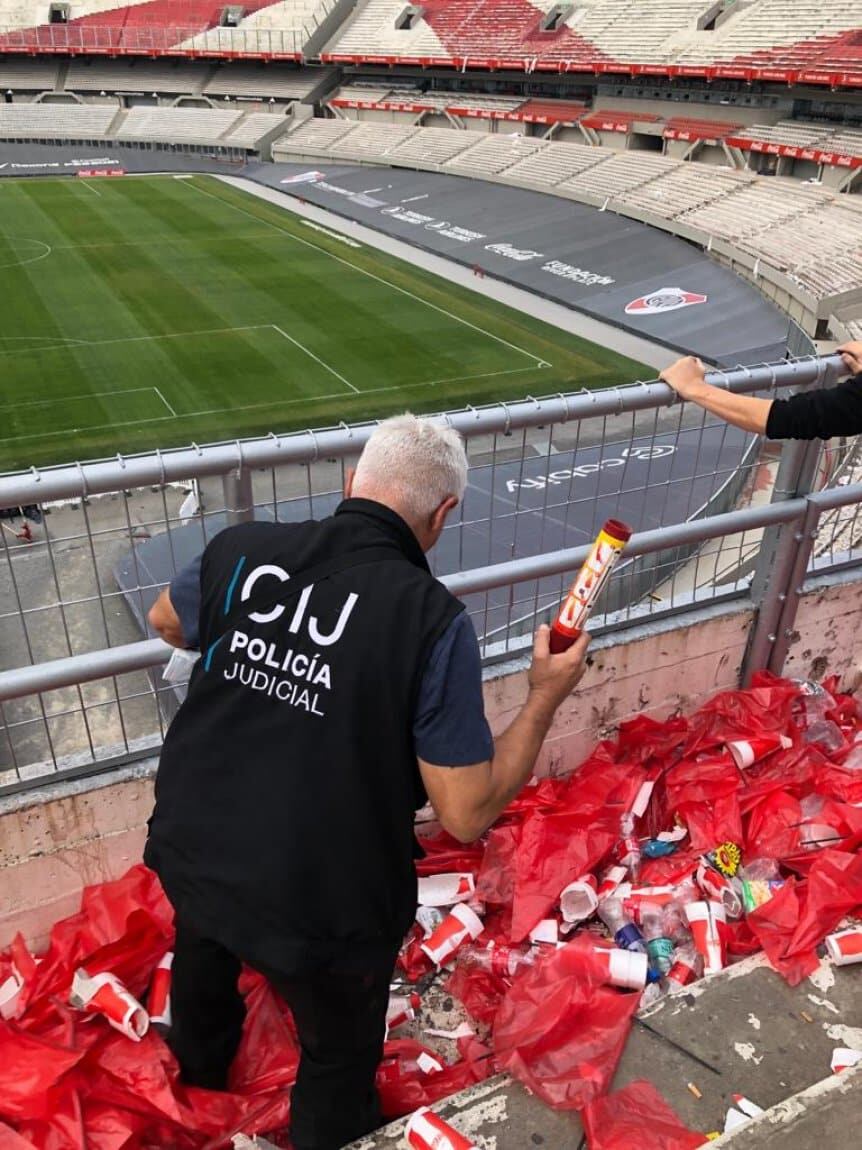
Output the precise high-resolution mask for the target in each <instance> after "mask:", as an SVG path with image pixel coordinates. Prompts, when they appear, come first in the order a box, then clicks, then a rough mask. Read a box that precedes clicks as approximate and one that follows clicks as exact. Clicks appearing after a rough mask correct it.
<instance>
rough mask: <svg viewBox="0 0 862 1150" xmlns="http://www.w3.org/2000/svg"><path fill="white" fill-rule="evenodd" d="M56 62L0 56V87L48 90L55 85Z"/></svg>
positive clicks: (35, 90) (38, 90)
mask: <svg viewBox="0 0 862 1150" xmlns="http://www.w3.org/2000/svg"><path fill="white" fill-rule="evenodd" d="M57 73H58V69H57V64H56V62H55V61H52V60H13V59H8V58H6V57H4V56H0V89H3V90H5V89H8V88H15V89H17V90H18V91H22V92H23V91H32V92H49V91H52V90H53V89H54V88H55V87H56V86H57Z"/></svg>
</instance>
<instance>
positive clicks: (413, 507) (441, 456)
mask: <svg viewBox="0 0 862 1150" xmlns="http://www.w3.org/2000/svg"><path fill="white" fill-rule="evenodd" d="M466 486H467V453H466V451H465V450H464V441H463V439H462V438H461V436H460V435H459V434H458V432H457V431H455V430H454V429H453V428H451V427H444V426H443V425H441V424H439V423H432V421H431V420H430V419H419V418H418V417H417V416H415V415H410V414H405V415H394V416H392V418H391V419H385V420H383V422H382V423H381V424H380V425H379V426H378V427H377V428H375V430H374V431H373V432H372V434H371V438H370V439H369V440H368V442H367V443H366V445H365V450H364V451H363V452H362V455H361V456H360V457H359V462H358V463H357V465H356V477H355V480H354V490H355V493H356V494H357V495H359V494H361V492H362V488H366V489H374V490H377V491H378V492H385V493H386V494H387V495H388V496H390V497H391V498H392V499H393V500H395V501H397V503H398V504H399V505H400V507H401V508H403V510H404V511H405V512H406V513H407V515H410V516H413V517H415V518H416V519H422V518H424V517H425V516H427V515H430V514H431V513H432V512H433V511H435V510H436V509H437V508H438V507H439V506H440V504H441V503H442V502H443V500H444V499H447V498H448V497H449V496H453V495H454V497H455V498H456V499H457V500H458V502H459V503H460V502H461V499H462V498H463V496H464V490H465V488H466Z"/></svg>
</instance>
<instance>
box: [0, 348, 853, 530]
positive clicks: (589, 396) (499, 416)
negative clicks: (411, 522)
mask: <svg viewBox="0 0 862 1150" xmlns="http://www.w3.org/2000/svg"><path fill="white" fill-rule="evenodd" d="M846 374H847V372H846V368H845V367H844V363H843V360H842V359H841V356H839V355H829V356H823V357H817V356H810V357H806V358H802V359H798V360H794V361H790V362H785V363H778V364H763V365H757V366H752V367H738V368H734V369H733V370H728V371H712V372H709V373H708V374H707V381H708V382H709V383H711V384H712V385H714V386H716V387H720V388H723V389H725V390H727V391H732V392H734V393H736V394H746V393H748V392H756V391H764V390H767V389H772V388H777V387H804V386H808V385H812V384H821V383H826V382H832V381H834V380H837V379H839V378H840V377H841V376H843V375H846ZM677 402H679V400H678V398H677V396H676V394H675V393H674V392H673V391H672V389H671V388H670V387H668V386H667V384H665V383H660V382H658V381H655V382H651V383H634V384H628V385H626V386H624V387H614V388H607V389H604V390H602V391H580V392H575V393H571V394H560V395H555V396H549V397H547V398H544V399H529V400H524V401H520V402H517V403H497V404H490V405H488V406H487V407H479V408H474V407H471V408H469V409H468V410H465V411H457V412H449V413H447V414H445V415H438V416H435V417H434V418H436V419H437V420H440V421H441V422H446V423H448V424H449V425H450V426H452V427H454V428H455V429H456V430H457V431H459V432H460V433H461V434H462V435H463V436H464V437H465V439H471V438H474V437H475V436H479V435H490V434H501V433H505V432H508V431H513V430H516V429H522V428H527V427H538V426H541V425H544V424H548V423H566V422H575V421H577V420H580V419H591V418H596V417H603V416H614V415H623V414H626V413H632V412H636V411H644V410H653V409H657V408H663V407H671V406H672V405H673V404H675V403H677ZM375 426H376V424H375V423H373V422H372V423H368V424H364V425H359V426H353V427H343V426H342V427H337V428H327V429H324V430H321V431H314V432H311V431H308V432H296V433H292V434H288V435H269V436H267V437H266V438H259V439H249V440H242V441H241V444H242V462H243V466H245V467H247V468H266V467H278V466H280V465H283V464H296V463H311V462H314V461H315V460H317V459H319V458H335V459H338V458H341V459H343V458H345V457H347V456H351V455H356V454H358V453H359V452H360V451H361V450H362V448H363V446H364V445H365V442H366V440H367V439H368V437H369V436H370V435H371V432H372V431H373V430H374V427H375ZM236 466H237V441H236V440H234V441H232V442H230V443H218V444H212V445H209V446H206V447H198V446H196V445H192V446H190V447H182V448H176V449H173V450H168V451H158V452H150V453H147V454H141V455H130V456H127V457H123V456H117V457H116V458H115V459H107V460H99V461H95V462H91V463H71V464H67V465H63V466H58V467H49V468H44V469H39V468H36V467H33V468H31V469H30V471H28V472H21V473H18V474H14V475H6V476H0V508H4V507H18V506H22V505H26V504H32V503H46V502H49V501H51V500H56V499H80V498H83V497H85V496H88V495H99V494H105V493H107V492H111V491H120V490H127V489H129V488H134V487H150V486H153V485H161V484H165V483H171V482H179V481H188V480H189V479H201V478H204V477H206V476H214V475H225V474H227V473H228V472H230V471H233V470H234V469H235V468H236Z"/></svg>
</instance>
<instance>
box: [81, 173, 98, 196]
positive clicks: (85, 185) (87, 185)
mask: <svg viewBox="0 0 862 1150" xmlns="http://www.w3.org/2000/svg"><path fill="white" fill-rule="evenodd" d="M77 182H78V183H79V184H80V185H81V187H82V188H86V189H87V191H88V192H92V193H93V195H94V196H98V197H99V199H101V198H102V193H101V192H100V191H99V189H98V188H94V187H93V185H92V184H91V183H90V182H89V180H87V179H85V178H84V177H83V176H79V177H78V181H77Z"/></svg>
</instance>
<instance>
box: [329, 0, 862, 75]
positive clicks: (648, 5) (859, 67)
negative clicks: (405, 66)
mask: <svg viewBox="0 0 862 1150" xmlns="http://www.w3.org/2000/svg"><path fill="white" fill-rule="evenodd" d="M423 7H424V11H423V12H422V16H421V18H420V19H418V20H416V21H415V22H414V24H413V26H412V27H411V28H401V29H399V28H398V27H396V22H397V21H398V20H399V18H400V17H402V14H403V12H404V9H405V4H404V3H403V0H364V3H363V2H360V4H359V5H358V6H357V9H356V12H355V13H354V15H353V17H352V18H351V19H350V20H349V21H348V22H347V24H345V25H344V27H343V28H342V30H341V31H340V32H339V33H338V34H336V36H335V37H334V38H333V40H332V41H330V43H329V44H328V45H327V47H326V53H327V54H328V55H331V56H332V58H333V59H336V60H338V59H343V60H351V59H353V60H355V59H362V58H366V59H377V60H385V61H389V60H394V59H402V60H405V61H422V62H433V63H444V62H449V63H452V64H455V65H460V66H462V67H464V66H473V67H481V66H483V64H485V65H487V64H489V63H494V62H499V63H500V64H503V63H505V64H509V65H512V66H515V67H519V66H520V67H523V68H525V69H526V70H530V71H532V70H533V69H536V68H538V69H540V70H541V69H542V68H547V69H554V70H557V69H562V70H577V69H578V67H579V66H580V67H581V68H583V67H586V68H590V67H593V66H597V67H598V68H599V70H601V65H602V64H603V63H605V62H608V61H616V62H620V63H626V64H634V65H637V64H647V65H653V66H659V67H660V66H666V67H672V66H676V65H685V66H688V67H690V68H697V67H699V66H703V67H707V66H715V65H720V64H736V63H739V64H751V66H752V67H755V68H756V67H757V66H759V65H762V66H764V67H767V66H774V65H783V64H786V65H787V66H789V67H791V68H793V69H812V68H818V67H824V66H828V67H830V68H834V69H838V70H845V69H846V70H848V71H854V72H857V73H858V74H860V75H862V50H860V46H859V45H858V43H856V42H855V41H854V40H853V37H852V33H853V31H854V30H855V29H858V28H859V26H860V25H862V0H823V3H819V0H753V2H752V3H750V4H747V5H742V4H741V5H739V8H738V10H733V9H731V10H730V11H729V15H728V16H727V17H726V18H725V19H724V20H723V21H722V22H720V23H719V24H718V25H717V26H716V27H715V28H714V29H713V30H711V31H709V32H706V31H699V30H698V27H697V24H698V21H699V20H700V19H701V18H702V17H703V16H704V15H705V13H706V12H707V11H708V9H709V4H708V3H707V2H706V0H663V2H662V3H659V4H657V3H654V0H585V2H582V3H578V4H575V5H574V10H573V12H572V13H571V14H570V15H569V17H568V19H567V20H566V21H565V23H564V24H563V25H562V26H561V27H560V28H559V29H557V30H555V31H551V32H548V31H542V28H541V22H542V17H543V15H544V13H545V12H546V11H547V9H548V7H549V5H548V4H547V3H544V2H540V0H448V2H446V0H437V2H436V3H433V4H431V3H429V4H426V5H424V6H423Z"/></svg>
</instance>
